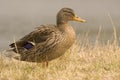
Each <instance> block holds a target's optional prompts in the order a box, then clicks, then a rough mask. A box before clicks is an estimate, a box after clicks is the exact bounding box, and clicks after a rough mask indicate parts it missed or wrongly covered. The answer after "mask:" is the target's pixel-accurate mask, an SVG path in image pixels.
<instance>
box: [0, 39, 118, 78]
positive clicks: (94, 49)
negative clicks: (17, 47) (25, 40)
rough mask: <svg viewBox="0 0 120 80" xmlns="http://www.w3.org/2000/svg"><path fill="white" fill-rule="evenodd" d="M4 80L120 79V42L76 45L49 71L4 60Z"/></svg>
mask: <svg viewBox="0 0 120 80" xmlns="http://www.w3.org/2000/svg"><path fill="white" fill-rule="evenodd" d="M0 80H120V47H119V46H118V45H117V42H116V41H114V42H113V43H109V42H108V44H106V45H104V44H101V43H99V41H98V42H97V41H96V43H95V45H94V46H93V45H92V44H91V43H90V42H89V40H86V43H82V41H80V42H79V43H78V42H76V43H75V44H74V45H73V46H72V47H71V49H70V50H68V51H67V52H66V53H65V55H64V56H61V57H60V58H58V59H55V60H53V61H51V62H50V63H49V66H48V67H47V68H43V67H42V64H36V63H28V62H21V61H16V60H9V59H2V58H0Z"/></svg>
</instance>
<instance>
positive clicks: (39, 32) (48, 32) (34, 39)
mask: <svg viewBox="0 0 120 80" xmlns="http://www.w3.org/2000/svg"><path fill="white" fill-rule="evenodd" d="M56 31H57V29H56V28H55V25H41V26H40V27H38V28H37V29H36V30H35V31H33V32H31V33H29V34H28V35H26V36H24V37H23V38H21V39H20V40H18V41H16V42H15V43H12V44H10V47H11V48H14V51H15V52H17V51H16V50H17V49H18V51H19V49H27V50H29V49H31V48H33V47H34V46H35V45H36V44H42V43H47V42H48V40H51V39H54V37H55V36H56ZM45 45H46V46H47V44H45ZM16 48H17V49H16Z"/></svg>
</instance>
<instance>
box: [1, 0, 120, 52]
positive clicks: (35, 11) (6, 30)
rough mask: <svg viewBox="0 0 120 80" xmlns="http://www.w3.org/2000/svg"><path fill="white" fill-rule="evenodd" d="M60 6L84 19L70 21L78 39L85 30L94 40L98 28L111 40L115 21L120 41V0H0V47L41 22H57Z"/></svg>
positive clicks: (103, 38)
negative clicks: (83, 20) (81, 20)
mask: <svg viewBox="0 0 120 80" xmlns="http://www.w3.org/2000/svg"><path fill="white" fill-rule="evenodd" d="M63 7H70V8H72V9H74V10H75V12H76V14H77V15H78V16H80V17H81V18H83V19H86V20H87V23H79V22H70V23H71V25H72V26H73V27H74V29H75V30H76V32H77V34H79V35H78V36H80V39H81V36H83V37H84V36H85V35H86V33H88V37H89V39H90V41H91V42H94V41H95V40H96V37H97V35H98V32H99V31H100V29H101V35H100V36H101V37H100V38H99V39H100V41H102V42H107V41H108V40H112V39H113V38H114V36H113V33H114V32H113V25H114V26H115V28H116V30H117V38H118V41H120V39H119V36H120V35H119V34H120V0H0V51H2V50H4V49H7V48H9V46H8V45H9V44H10V43H12V42H13V40H14V38H15V40H18V39H20V38H21V37H22V36H24V35H25V34H28V33H29V32H31V31H32V30H34V28H35V27H38V26H40V25H41V24H56V14H57V12H58V11H59V10H60V9H61V8H63ZM108 14H110V15H111V17H112V20H113V24H112V22H111V20H110V17H109V16H108Z"/></svg>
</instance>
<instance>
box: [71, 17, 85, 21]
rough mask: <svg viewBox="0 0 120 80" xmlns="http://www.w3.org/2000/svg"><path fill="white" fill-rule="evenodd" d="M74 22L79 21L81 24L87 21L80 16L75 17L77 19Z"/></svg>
mask: <svg viewBox="0 0 120 80" xmlns="http://www.w3.org/2000/svg"><path fill="white" fill-rule="evenodd" d="M73 20H75V21H79V22H86V20H84V19H82V18H80V17H78V16H75V17H74V18H73Z"/></svg>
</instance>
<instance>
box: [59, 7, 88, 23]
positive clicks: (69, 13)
mask: <svg viewBox="0 0 120 80" xmlns="http://www.w3.org/2000/svg"><path fill="white" fill-rule="evenodd" d="M68 21H79V22H86V20H84V19H82V18H80V17H78V16H77V15H76V14H75V13H74V11H73V9H70V8H62V9H61V10H60V11H59V12H58V14H57V24H65V23H67V22H68Z"/></svg>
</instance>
